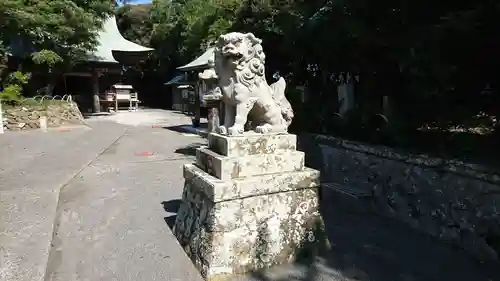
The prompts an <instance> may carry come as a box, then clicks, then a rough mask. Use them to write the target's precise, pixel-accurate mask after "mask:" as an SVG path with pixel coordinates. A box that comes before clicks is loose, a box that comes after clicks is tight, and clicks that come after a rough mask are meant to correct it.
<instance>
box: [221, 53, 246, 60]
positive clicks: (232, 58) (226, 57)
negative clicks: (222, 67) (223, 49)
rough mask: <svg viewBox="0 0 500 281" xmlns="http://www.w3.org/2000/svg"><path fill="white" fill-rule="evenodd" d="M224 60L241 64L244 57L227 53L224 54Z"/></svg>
mask: <svg viewBox="0 0 500 281" xmlns="http://www.w3.org/2000/svg"><path fill="white" fill-rule="evenodd" d="M224 58H225V59H226V60H228V61H230V62H239V61H240V60H241V59H242V58H243V55H242V54H240V53H239V52H237V53H232V52H227V53H225V54H224Z"/></svg>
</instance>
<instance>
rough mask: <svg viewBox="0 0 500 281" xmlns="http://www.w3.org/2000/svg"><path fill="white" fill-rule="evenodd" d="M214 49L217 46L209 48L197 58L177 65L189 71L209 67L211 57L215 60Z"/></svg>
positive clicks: (179, 68)
mask: <svg viewBox="0 0 500 281" xmlns="http://www.w3.org/2000/svg"><path fill="white" fill-rule="evenodd" d="M214 49H215V48H213V47H211V48H208V49H207V50H206V51H205V52H204V53H203V54H202V55H201V56H199V57H197V58H196V59H195V60H193V61H192V62H190V63H188V64H186V65H183V66H180V67H177V69H178V70H181V71H189V70H195V69H202V68H207V67H208V61H209V60H210V59H212V60H214Z"/></svg>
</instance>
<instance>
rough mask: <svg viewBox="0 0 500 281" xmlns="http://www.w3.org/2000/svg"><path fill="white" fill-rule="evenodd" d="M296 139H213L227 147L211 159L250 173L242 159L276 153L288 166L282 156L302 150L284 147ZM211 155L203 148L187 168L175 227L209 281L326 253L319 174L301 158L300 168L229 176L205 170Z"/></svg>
mask: <svg viewBox="0 0 500 281" xmlns="http://www.w3.org/2000/svg"><path fill="white" fill-rule="evenodd" d="M294 137H295V136H292V135H282V136H278V135H260V137H257V136H252V137H248V138H247V139H246V140H244V139H245V137H238V138H242V139H240V141H242V142H243V143H246V144H247V145H243V146H239V145H236V146H235V145H232V144H231V143H234V142H236V143H240V141H238V140H236V139H234V138H231V137H229V138H228V137H224V136H220V135H217V134H211V135H210V136H209V139H210V142H211V143H212V145H213V144H214V141H215V142H216V143H219V144H220V143H224V142H226V141H229V143H227V145H224V146H223V147H221V146H219V150H217V152H219V153H220V154H219V153H215V152H214V151H210V154H211V155H212V154H213V155H212V156H210V157H214V159H219V160H218V161H219V162H220V163H226V162H228V163H235V164H234V165H235V166H238V165H240V166H241V165H242V166H243V167H242V169H243V170H245V169H251V167H250V166H248V165H247V163H248V161H244V159H250V158H252V159H253V158H254V157H264V158H263V159H267V158H272V156H273V155H275V156H276V159H278V160H277V161H278V162H280V161H282V163H288V161H287V160H286V159H282V158H280V157H283V155H300V153H299V154H296V153H298V152H297V151H294V148H295V147H294V145H295V144H293V145H292V146H290V145H284V144H283V143H282V142H288V143H289V141H290V139H291V138H294ZM279 140H281V142H280V141H279ZM252 143H260V146H264V147H266V144H273V147H274V146H275V145H274V144H275V143H277V144H278V146H277V147H280V143H281V144H282V145H281V149H255V148H251V146H252ZM212 147H213V146H212ZM224 147H225V148H224ZM214 148H215V147H214ZM207 150H208V149H206V148H203V149H200V150H199V153H197V158H198V159H197V163H198V165H199V166H196V165H193V164H189V165H185V166H184V178H185V185H184V192H183V196H182V201H183V203H182V205H181V207H180V209H179V212H178V214H177V218H176V222H175V226H174V234H175V236H176V237H177V239H178V240H179V242H180V244H181V245H182V247H184V250H185V251H186V253H187V254H188V256H189V257H190V258H191V260H192V261H193V263H194V264H195V266H196V267H197V268H198V270H199V271H200V273H201V274H202V276H203V277H204V278H205V279H206V280H221V279H224V277H230V276H232V275H235V274H242V273H245V272H249V271H255V270H258V269H262V268H267V267H270V266H273V265H278V264H284V263H289V262H292V261H294V260H297V259H300V258H306V257H313V256H315V255H316V254H317V253H318V252H319V251H321V250H325V249H328V247H329V244H328V240H327V238H326V235H325V231H324V225H323V221H322V218H321V216H320V214H319V210H318V208H319V206H318V204H319V203H318V190H317V189H318V186H319V172H318V171H316V170H313V169H309V168H306V167H303V164H302V162H303V158H302V157H299V159H297V161H298V162H299V163H298V165H299V166H300V169H288V170H286V171H277V170H276V169H269V170H266V169H261V168H258V169H256V171H260V172H259V173H256V172H251V173H250V172H249V173H240V174H238V175H232V176H230V177H224V176H222V174H220V173H214V172H213V171H212V173H211V174H212V175H211V174H210V173H208V172H207V169H208V167H207V164H206V163H207V161H206V159H207V155H208V154H207V153H206V152H207ZM237 150H241V151H237ZM245 151H246V152H245ZM224 155H231V156H224ZM233 155H244V156H239V157H235V156H233ZM248 157H250V158H248ZM235 159H236V160H238V159H240V161H236V160H235ZM242 159H243V160H242ZM268 163H269V165H271V166H274V165H275V164H276V163H271V162H268ZM278 165H280V164H279V163H278ZM240 170H241V169H240ZM221 176H222V177H223V178H224V180H222V179H221Z"/></svg>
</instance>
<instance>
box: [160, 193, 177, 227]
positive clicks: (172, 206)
mask: <svg viewBox="0 0 500 281" xmlns="http://www.w3.org/2000/svg"><path fill="white" fill-rule="evenodd" d="M161 204H162V205H163V209H164V210H165V212H167V213H174V214H175V215H170V216H166V217H165V218H164V219H165V222H166V223H167V225H168V227H169V228H170V229H172V228H173V227H174V224H175V218H176V217H177V212H178V211H179V208H180V206H181V204H182V200H180V199H175V200H170V201H163V202H161Z"/></svg>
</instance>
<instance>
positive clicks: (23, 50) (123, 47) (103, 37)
mask: <svg viewBox="0 0 500 281" xmlns="http://www.w3.org/2000/svg"><path fill="white" fill-rule="evenodd" d="M97 39H98V42H99V43H98V45H97V48H96V50H95V51H94V52H91V53H89V54H88V60H87V61H93V62H104V63H118V61H116V59H115V58H114V57H113V52H131V53H142V52H150V51H152V50H153V49H151V48H147V47H144V46H141V45H139V44H136V43H134V42H130V41H128V40H127V39H125V38H123V36H122V35H121V33H120V31H119V30H118V26H117V24H116V17H115V16H112V17H110V18H109V19H107V20H106V21H105V22H104V24H103V27H102V30H101V31H100V32H99V34H98V37H97ZM10 49H11V53H10V55H12V56H17V57H21V58H25V57H26V56H28V55H29V54H30V53H31V52H34V51H35V48H34V47H33V45H32V44H31V43H29V42H25V41H23V40H21V38H19V40H14V42H13V43H12V44H11V46H10Z"/></svg>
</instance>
